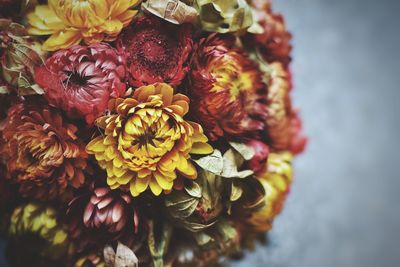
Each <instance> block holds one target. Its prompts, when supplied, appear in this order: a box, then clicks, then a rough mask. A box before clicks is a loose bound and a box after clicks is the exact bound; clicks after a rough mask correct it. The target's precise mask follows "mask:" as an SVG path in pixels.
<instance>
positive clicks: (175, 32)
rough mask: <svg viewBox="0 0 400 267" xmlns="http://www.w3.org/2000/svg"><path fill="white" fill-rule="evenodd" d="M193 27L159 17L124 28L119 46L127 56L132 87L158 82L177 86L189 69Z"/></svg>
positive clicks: (146, 17) (143, 20) (148, 18)
mask: <svg viewBox="0 0 400 267" xmlns="http://www.w3.org/2000/svg"><path fill="white" fill-rule="evenodd" d="M191 33H192V28H191V26H190V25H187V24H184V25H180V26H177V25H174V24H171V23H168V22H166V21H163V20H161V19H159V18H156V17H150V16H145V17H142V18H140V19H138V20H137V21H135V22H134V23H133V24H132V25H131V26H130V27H129V28H127V29H125V30H124V31H123V32H122V34H121V35H120V37H119V39H118V41H117V47H118V49H119V50H120V51H121V52H124V53H126V55H127V59H128V68H129V75H130V77H129V78H130V79H129V82H130V84H131V85H132V86H136V87H139V86H143V85H148V84H153V83H157V82H164V83H168V84H170V85H172V86H177V85H179V84H180V83H181V81H182V79H183V78H184V77H185V75H186V72H187V71H188V69H189V66H188V58H189V55H190V53H191V51H192V47H193V41H192V39H191V35H192V34H191Z"/></svg>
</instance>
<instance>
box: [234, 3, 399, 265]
mask: <svg viewBox="0 0 400 267" xmlns="http://www.w3.org/2000/svg"><path fill="white" fill-rule="evenodd" d="M274 4H275V5H274V7H275V10H277V11H280V12H282V13H283V14H284V15H285V18H286V21H287V24H288V27H289V28H290V30H291V31H292V32H293V34H294V54H293V56H294V62H293V65H292V67H293V73H294V78H295V86H296V87H295V91H294V98H295V102H296V104H297V106H299V107H300V108H301V111H302V113H301V114H302V116H303V119H304V124H305V129H306V132H307V134H308V135H309V138H310V143H309V146H308V149H307V151H306V153H305V154H304V155H302V156H300V157H299V158H298V159H296V180H295V183H294V186H293V190H292V193H291V195H290V196H289V198H288V201H287V205H286V208H285V209H284V211H283V213H282V215H281V216H280V217H279V218H278V219H277V220H276V221H275V225H274V229H273V230H272V232H271V234H270V245H269V246H267V247H261V246H260V247H258V249H257V251H256V252H255V253H248V254H247V255H246V260H245V261H243V262H240V263H238V264H233V266H234V267H245V266H252V267H378V266H379V267H380V266H384V267H398V266H400V208H399V204H400V161H399V156H400V153H399V152H400V141H399V137H400V134H399V132H400V88H399V85H400V1H398V0H275V1H274Z"/></svg>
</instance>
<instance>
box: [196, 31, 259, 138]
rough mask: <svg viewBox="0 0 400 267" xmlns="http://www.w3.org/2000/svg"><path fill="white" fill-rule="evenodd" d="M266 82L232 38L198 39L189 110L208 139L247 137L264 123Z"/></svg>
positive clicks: (211, 37)
mask: <svg viewBox="0 0 400 267" xmlns="http://www.w3.org/2000/svg"><path fill="white" fill-rule="evenodd" d="M266 94H267V90H266V86H265V85H264V84H263V82H262V76H261V74H260V72H259V70H258V67H257V66H256V65H255V64H254V63H253V62H252V61H251V60H250V59H249V58H248V57H247V56H246V54H245V53H244V51H242V50H240V49H237V48H234V39H233V38H229V37H226V38H225V37H221V36H215V35H212V36H210V37H208V38H204V39H201V40H200V43H199V45H198V47H197V50H196V52H195V55H194V57H193V64H192V71H191V74H190V95H191V96H192V98H193V99H194V101H193V103H192V110H193V112H194V114H195V116H196V118H197V119H198V120H199V121H200V123H201V124H202V125H203V127H204V129H205V132H206V134H207V135H208V136H209V137H210V139H211V140H216V139H218V138H220V137H225V138H228V139H246V138H248V137H250V136H257V135H258V133H259V132H260V131H262V130H263V129H264V127H265V124H264V121H265V116H266Z"/></svg>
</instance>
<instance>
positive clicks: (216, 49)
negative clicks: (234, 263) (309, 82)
mask: <svg viewBox="0 0 400 267" xmlns="http://www.w3.org/2000/svg"><path fill="white" fill-rule="evenodd" d="M0 10H1V13H0V16H1V19H0V61H1V69H0V230H1V233H2V235H3V236H4V237H5V238H6V239H7V240H8V246H9V249H8V254H9V259H10V264H11V265H12V266H73V267H83V266H92V267H102V266H107V267H122V266H155V267H162V266H211V265H213V264H215V263H218V262H220V261H221V259H223V258H229V257H231V256H237V255H238V254H240V253H241V251H243V249H246V248H251V247H252V246H253V244H254V241H255V240H257V239H258V238H259V236H260V235H264V233H265V232H266V231H268V230H270V229H271V227H272V222H273V219H274V218H275V216H276V215H277V214H279V212H280V211H281V209H282V206H283V203H284V200H285V198H286V195H287V193H288V192H289V190H290V185H291V182H292V179H293V171H292V160H293V156H294V155H296V154H298V153H300V152H302V151H303V149H304V147H305V144H306V138H305V137H304V136H303V135H302V133H301V128H302V127H301V120H300V118H299V116H298V112H297V110H296V109H295V108H294V107H293V105H292V100H291V96H290V93H291V90H292V82H291V73H290V69H289V63H290V60H291V58H290V52H291V44H290V40H291V35H290V33H288V31H287V29H286V27H285V24H284V20H283V18H282V16H281V15H279V14H276V13H274V12H273V10H272V9H271V4H270V2H269V1H268V0H181V1H179V0H147V1H140V0H85V1H82V0H48V1H39V0H38V1H32V0H31V1H30V0H15V1H11V0H1V1H0ZM20 255H24V256H23V257H21V256H20Z"/></svg>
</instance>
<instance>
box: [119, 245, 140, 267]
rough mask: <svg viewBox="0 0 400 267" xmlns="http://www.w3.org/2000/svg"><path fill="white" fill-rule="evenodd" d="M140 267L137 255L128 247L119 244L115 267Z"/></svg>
mask: <svg viewBox="0 0 400 267" xmlns="http://www.w3.org/2000/svg"><path fill="white" fill-rule="evenodd" d="M138 266H139V260H138V258H137V257H136V255H135V253H134V252H133V251H132V250H131V249H130V248H128V247H127V246H125V245H123V244H122V243H120V242H118V246H117V254H116V256H115V266H114V267H138Z"/></svg>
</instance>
